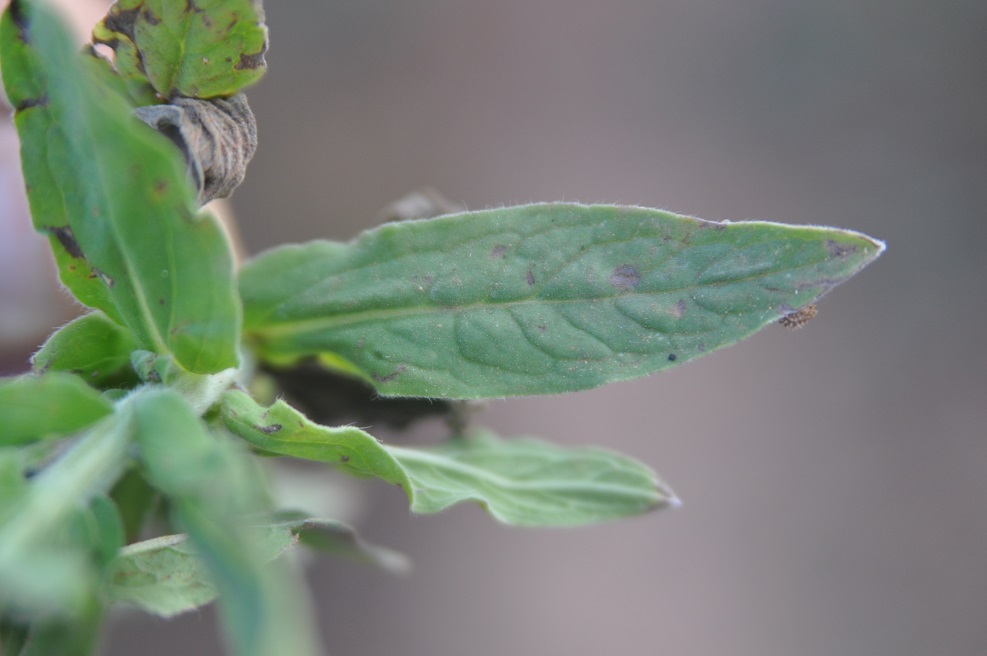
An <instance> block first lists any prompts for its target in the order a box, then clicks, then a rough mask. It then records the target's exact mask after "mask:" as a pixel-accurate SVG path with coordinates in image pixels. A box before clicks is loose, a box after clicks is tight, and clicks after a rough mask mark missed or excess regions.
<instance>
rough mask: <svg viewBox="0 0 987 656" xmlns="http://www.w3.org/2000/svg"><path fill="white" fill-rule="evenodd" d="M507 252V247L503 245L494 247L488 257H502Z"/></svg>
mask: <svg viewBox="0 0 987 656" xmlns="http://www.w3.org/2000/svg"><path fill="white" fill-rule="evenodd" d="M506 252H507V246H504V245H503V244H501V245H499V246H494V247H493V250H492V251H490V257H504V253H506Z"/></svg>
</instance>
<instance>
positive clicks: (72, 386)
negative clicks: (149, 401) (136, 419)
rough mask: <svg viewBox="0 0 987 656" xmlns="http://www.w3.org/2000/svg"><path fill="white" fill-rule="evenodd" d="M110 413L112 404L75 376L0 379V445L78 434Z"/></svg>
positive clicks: (53, 374) (55, 375) (58, 374)
mask: <svg viewBox="0 0 987 656" xmlns="http://www.w3.org/2000/svg"><path fill="white" fill-rule="evenodd" d="M112 412H113V404H112V403H110V402H109V401H107V400H106V399H104V398H103V397H102V396H101V395H100V393H99V392H97V391H96V390H94V389H93V388H91V387H89V386H88V385H86V383H85V382H84V381H83V380H82V379H81V378H79V377H78V376H73V375H71V374H66V373H62V372H57V371H53V372H51V373H48V374H45V375H44V376H34V375H27V376H20V377H17V378H3V379H0V418H2V422H3V425H2V428H0V446H10V445H17V444H26V443H29V442H33V441H35V440H40V439H45V438H52V437H62V436H65V435H71V434H73V433H77V432H79V431H81V430H83V429H84V428H86V427H87V426H90V425H91V424H94V423H96V422H97V421H98V420H100V419H102V418H103V417H105V416H107V415H109V414H110V413H112Z"/></svg>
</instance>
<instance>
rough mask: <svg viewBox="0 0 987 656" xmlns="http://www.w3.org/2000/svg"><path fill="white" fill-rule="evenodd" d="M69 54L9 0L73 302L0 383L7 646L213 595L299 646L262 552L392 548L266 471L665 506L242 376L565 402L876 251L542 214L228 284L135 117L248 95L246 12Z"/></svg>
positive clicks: (206, 231)
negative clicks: (346, 422)
mask: <svg viewBox="0 0 987 656" xmlns="http://www.w3.org/2000/svg"><path fill="white" fill-rule="evenodd" d="M94 41H95V42H96V43H101V44H105V45H109V46H111V47H112V48H113V49H114V51H115V57H114V59H113V60H112V61H109V60H107V59H104V58H101V57H99V56H97V55H95V54H94V53H93V52H87V53H83V54H79V53H76V52H74V51H73V50H72V48H71V47H70V46H69V45H67V44H68V43H69V42H70V40H69V38H68V36H67V34H66V32H65V29H64V28H63V26H62V25H61V24H60V23H59V21H58V19H57V17H56V16H54V15H53V14H52V13H51V11H50V10H49V9H48V8H47V7H46V6H45V4H44V3H43V2H41V1H40V0H13V1H12V2H11V3H10V5H9V7H8V9H7V10H6V11H5V12H4V14H3V17H2V20H0V63H2V69H3V79H4V84H5V88H6V92H7V95H8V97H9V98H10V101H11V103H12V105H13V106H14V107H15V109H16V113H15V119H14V120H15V123H16V126H17V129H18V132H19V135H20V138H21V143H22V151H21V155H22V162H23V169H24V175H25V179H26V183H27V191H28V198H29V202H30V207H31V213H32V220H33V222H34V226H35V228H36V229H37V230H38V232H40V233H41V234H43V235H45V236H47V237H48V239H49V242H50V244H51V248H52V252H53V254H54V257H55V261H56V263H57V266H58V270H59V276H60V279H61V281H62V283H63V284H64V286H65V287H66V288H67V289H68V290H69V291H70V292H71V293H72V294H73V295H74V296H75V297H76V298H77V299H78V300H79V302H80V303H81V304H83V305H84V306H85V307H86V308H87V313H86V314H84V315H83V316H81V317H79V318H78V319H76V320H74V321H72V322H71V323H69V324H67V325H65V326H63V327H62V328H60V329H59V330H58V331H56V332H55V333H54V334H53V335H52V336H51V337H50V338H49V339H48V341H47V342H46V343H45V344H44V345H43V346H42V347H41V349H40V350H39V351H38V353H37V354H36V355H35V357H34V358H33V361H32V364H33V372H32V373H30V374H27V375H24V376H20V377H16V378H10V379H4V380H2V381H0V417H2V418H3V428H2V429H0V651H2V653H4V654H85V653H88V652H89V651H90V650H91V649H92V648H93V645H94V644H95V643H96V640H97V639H98V630H97V628H96V627H98V625H99V620H100V619H101V617H102V616H103V615H104V614H105V613H106V612H107V610H108V609H109V608H111V607H112V606H114V605H116V604H129V605H133V606H136V607H139V608H141V609H143V610H145V611H147V612H151V613H156V614H158V615H162V616H171V615H174V614H176V613H181V612H184V611H187V610H190V609H193V608H196V607H198V606H200V605H202V604H206V603H209V602H211V601H213V600H214V599H218V600H219V608H220V615H221V618H222V620H223V624H224V627H225V631H226V638H227V642H228V645H229V647H230V650H231V652H232V653H236V654H242V655H253V654H256V655H258V656H262V655H268V654H274V653H290V654H299V655H302V656H304V655H305V654H316V653H319V648H318V640H317V639H316V638H315V637H314V636H315V635H316V633H315V631H314V630H313V626H312V622H311V617H310V615H309V613H308V611H307V608H306V602H305V595H304V593H303V592H300V590H301V584H300V581H299V576H298V573H297V571H295V570H294V569H293V567H292V564H291V562H290V561H287V560H285V559H281V558H279V556H281V555H282V554H284V553H285V552H286V551H288V550H290V549H291V548H292V547H294V546H295V545H296V544H298V543H301V544H304V545H306V546H310V547H314V548H318V549H321V550H324V551H327V552H330V553H335V554H337V555H344V556H347V557H351V558H356V559H359V560H362V561H364V562H368V563H371V564H375V565H378V566H381V567H384V568H386V569H389V570H395V571H400V570H403V569H405V568H406V566H407V563H406V560H405V559H404V558H403V557H402V556H400V555H399V554H396V553H395V552H392V551H390V550H388V549H385V548H381V547H377V546H374V545H371V544H368V543H366V542H364V541H363V540H361V539H360V538H359V537H358V536H357V535H356V534H355V532H354V531H353V530H352V529H351V528H349V527H347V526H345V525H343V524H341V523H339V522H337V521H335V520H333V519H331V518H313V517H310V516H308V515H307V514H306V513H304V512H299V511H298V510H297V509H292V508H287V509H285V508H279V507H278V504H277V501H276V499H274V498H273V495H272V494H271V493H270V491H269V486H268V484H267V483H268V480H269V477H270V473H269V469H270V467H269V463H270V460H271V458H270V457H289V458H298V459H305V460H312V461H317V462H321V463H325V464H326V465H328V466H331V467H332V468H333V469H335V470H338V471H340V472H344V473H346V474H351V475H354V476H358V477H370V478H376V479H380V480H382V481H384V482H386V483H388V484H391V485H392V486H394V487H395V488H400V489H401V490H402V491H403V493H404V494H405V495H406V496H407V498H408V502H409V506H410V508H411V510H412V511H414V512H417V513H433V512H438V511H440V510H443V509H445V508H447V507H449V506H450V505H453V504H456V503H460V502H474V503H477V504H479V505H480V506H482V507H484V508H485V509H486V510H487V511H488V512H489V513H490V514H491V515H492V516H493V517H495V518H496V519H497V520H499V521H501V522H504V523H507V524H514V525H522V526H572V525H581V524H590V523H596V522H601V521H605V520H610V519H615V518H620V517H627V516H631V515H636V514H640V513H643V512H646V511H649V510H654V509H658V508H663V507H668V506H670V505H675V504H676V503H677V499H676V497H675V496H674V495H673V494H672V492H671V491H670V490H669V489H668V488H667V487H666V486H665V485H664V484H663V483H661V482H660V481H659V480H658V478H657V477H656V476H655V474H654V473H653V472H652V471H651V470H650V469H648V468H647V467H646V466H644V465H642V464H640V463H637V462H635V461H634V460H632V459H630V458H628V457H625V456H622V455H619V454H616V453H613V452H610V451H607V450H605V449H600V448H589V447H585V448H562V447H558V446H555V445H552V444H549V443H547V442H544V441H542V440H538V439H534V438H515V439H502V438H500V437H497V436H495V435H494V434H493V433H491V432H490V431H488V430H485V429H473V430H465V429H463V430H457V431H455V432H454V434H453V435H452V436H451V437H450V438H449V439H447V440H446V441H444V442H442V443H440V444H438V445H436V446H432V447H409V446H395V445H388V444H382V443H380V442H379V441H378V440H377V439H375V438H374V437H373V436H371V435H370V434H368V433H367V432H366V431H364V430H362V429H359V428H356V427H353V426H334V425H323V424H320V423H316V422H314V421H312V420H310V419H309V418H307V417H306V415H305V414H303V413H302V412H300V411H299V410H298V409H296V408H295V407H293V406H292V405H289V404H288V403H286V402H285V401H283V400H275V396H274V395H273V394H271V393H270V392H268V393H265V392H264V391H263V390H264V387H265V386H264V383H265V381H268V382H269V379H268V378H266V377H265V376H264V375H263V373H262V370H263V368H264V367H267V368H276V369H279V370H280V372H281V375H283V376H290V375H291V372H292V371H296V370H301V369H302V368H304V367H311V366H313V363H316V364H315V365H314V366H317V367H318V368H319V370H321V371H333V372H336V373H339V374H343V375H345V376H347V377H350V378H351V379H356V380H359V381H362V383H363V384H365V385H367V386H369V387H371V388H372V389H373V390H375V393H376V394H380V395H382V396H403V397H423V398H436V399H446V400H462V399H482V398H498V397H505V396H512V395H521V394H549V393H559V392H573V391H577V390H582V389H588V388H591V387H595V386H598V385H601V384H604V383H609V382H613V381H618V380H625V379H629V378H634V377H639V376H643V375H647V374H650V373H653V372H656V371H660V370H663V369H667V368H670V367H673V366H678V365H680V364H682V363H684V362H687V361H689V360H691V359H693V358H696V357H699V356H701V355H703V354H705V353H709V352H711V351H713V350H716V349H718V348H721V347H724V346H727V345H730V344H732V343H734V342H737V341H739V340H740V339H743V338H745V337H747V336H749V335H751V334H752V333H754V332H756V331H757V330H759V329H761V328H762V327H764V326H765V325H767V324H770V323H773V322H776V321H778V320H779V319H781V318H784V317H786V316H790V315H794V314H796V313H797V312H798V311H799V310H800V308H804V307H806V306H809V305H810V304H813V303H814V302H815V301H816V300H817V299H818V298H819V297H821V296H822V295H824V294H825V293H826V292H828V291H829V290H830V289H832V288H833V287H834V286H836V285H837V284H839V283H841V282H843V281H844V280H846V279H847V278H849V277H850V276H852V275H853V274H854V273H856V272H857V271H859V270H860V269H861V268H862V267H864V266H865V265H866V264H868V263H869V262H870V261H872V260H873V259H874V258H875V257H877V256H878V255H879V254H880V252H881V251H882V250H883V244H881V243H880V242H877V241H875V240H873V239H871V238H869V237H866V236H864V235H861V234H859V233H855V232H851V231H846V230H838V229H833V228H816V227H795V226H786V225H780V224H772V223H763V222H746V223H736V224H729V223H716V222H710V221H703V220H700V219H695V218H691V217H686V216H680V215H676V214H672V213H669V212H664V211H660V210H652V209H645V208H638V207H618V206H584V205H576V204H539V205H529V206H524V207H516V208H503V209H496V210H487V211H481V212H469V213H461V214H455V215H448V216H443V217H440V218H436V219H431V220H420V221H405V222H398V223H391V224H387V225H384V226H381V227H378V228H376V229H373V230H370V231H368V232H365V233H364V234H362V235H360V236H359V237H357V238H356V239H355V240H354V241H352V242H349V243H337V242H328V241H318V242H312V243H308V244H303V245H297V246H284V247H280V248H276V249H274V250H271V251H269V252H266V253H263V254H261V255H259V256H258V257H256V258H254V259H252V260H250V261H248V262H247V263H245V264H244V265H243V266H242V267H241V268H240V269H239V270H236V269H235V267H234V259H233V256H232V255H231V251H230V247H229V244H228V243H227V240H226V238H225V236H224V233H223V231H222V229H221V227H220V225H219V224H218V223H217V221H216V219H215V218H214V217H213V216H211V215H210V214H209V212H208V211H207V210H203V209H201V208H200V207H199V206H198V202H197V196H196V190H195V189H194V188H193V187H192V185H191V184H190V182H189V180H188V178H187V168H186V164H185V162H184V161H183V158H182V153H181V152H180V150H179V149H178V148H176V147H175V143H173V141H171V140H169V139H168V138H167V135H162V134H159V133H158V132H155V131H154V130H152V129H151V128H149V127H148V126H147V125H145V124H143V123H141V122H140V121H139V120H137V119H135V118H134V109H135V107H136V106H138V105H155V104H166V103H168V102H170V101H173V100H174V99H175V98H193V99H203V100H208V99H211V98H224V97H228V96H231V95H232V94H235V93H237V92H239V91H240V90H241V89H242V88H244V87H245V86H247V85H249V84H251V83H253V82H254V81H256V80H257V79H258V78H259V77H260V75H261V74H262V73H263V70H264V65H265V64H264V53H265V51H266V48H267V30H266V27H265V26H264V23H263V12H262V10H261V9H260V6H259V3H255V2H253V1H251V0H196V1H195V2H191V1H189V2H185V3H176V2H164V1H162V0H119V1H118V2H117V3H116V4H115V5H113V7H112V8H111V9H110V12H109V14H108V16H107V17H106V19H104V20H103V21H102V22H101V23H100V24H99V25H98V26H97V27H96V29H95V31H94ZM322 393H324V394H331V393H332V392H331V390H328V389H327V390H325V391H324V392H322ZM443 403H447V402H445V401H444V402H443ZM255 456H266V457H264V458H258V457H255Z"/></svg>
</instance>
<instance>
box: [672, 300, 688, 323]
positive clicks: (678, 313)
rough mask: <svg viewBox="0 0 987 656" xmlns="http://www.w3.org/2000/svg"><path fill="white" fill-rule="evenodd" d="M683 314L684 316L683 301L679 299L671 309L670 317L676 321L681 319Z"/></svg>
mask: <svg viewBox="0 0 987 656" xmlns="http://www.w3.org/2000/svg"><path fill="white" fill-rule="evenodd" d="M683 314H685V299H684V298H680V299H679V302H678V303H676V304H675V307H673V308H672V316H674V317H675V318H676V319H681V318H682V315H683Z"/></svg>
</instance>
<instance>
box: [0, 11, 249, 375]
mask: <svg viewBox="0 0 987 656" xmlns="http://www.w3.org/2000/svg"><path fill="white" fill-rule="evenodd" d="M0 58H2V64H3V77H4V84H5V86H6V89H7V94H8V96H9V98H10V101H11V103H12V104H13V106H14V108H15V112H16V113H15V118H14V121H15V124H16V126H17V130H18V133H19V135H20V139H21V156H22V164H23V168H24V177H25V180H26V183H27V187H28V199H29V201H30V205H31V215H32V218H33V221H34V226H35V228H36V229H37V230H39V231H40V232H42V233H45V234H47V235H48V236H49V239H50V241H51V244H52V248H53V250H54V252H55V259H56V260H57V262H58V264H59V270H60V276H61V279H62V281H63V282H64V283H65V285H66V286H67V287H68V288H69V289H70V290H71V291H72V292H73V293H74V294H75V295H76V296H77V298H79V300H80V301H82V302H83V303H85V304H87V305H89V306H91V307H95V308H98V309H100V310H103V311H104V312H105V313H106V314H107V315H108V316H110V317H111V318H113V319H115V320H117V319H118V320H120V321H121V322H122V323H123V324H124V325H126V326H127V327H128V328H129V329H130V331H131V332H132V333H133V335H134V338H135V339H136V341H137V342H138V343H139V344H140V345H141V346H142V347H143V348H146V349H148V350H152V351H155V352H158V353H170V354H173V355H174V356H175V359H176V360H177V361H178V362H179V364H181V365H182V366H183V367H185V368H186V369H188V370H190V371H194V372H197V373H211V372H215V371H220V370H223V369H227V368H229V367H233V366H236V364H237V362H238V358H237V351H236V348H237V343H238V340H239V303H238V299H237V298H236V292H235V290H234V288H233V274H232V260H231V257H230V255H229V252H228V248H227V245H226V241H225V238H224V236H223V233H222V231H221V230H220V228H219V226H218V224H217V223H216V221H215V220H214V219H213V218H212V217H209V216H206V215H200V216H196V201H195V193H194V191H193V190H192V189H191V187H190V186H189V184H188V182H187V180H186V179H185V165H184V163H183V162H182V161H181V155H180V153H179V152H178V150H177V149H176V148H175V147H174V145H173V144H171V143H170V142H169V141H168V140H167V139H166V138H165V137H163V136H161V135H160V134H157V133H156V132H155V131H154V130H152V129H150V128H149V127H147V126H146V125H143V124H142V123H140V121H138V120H137V119H135V118H133V117H132V116H131V109H130V105H129V103H128V102H127V101H126V100H125V99H124V98H123V97H121V96H120V95H119V94H118V93H117V92H116V91H115V90H114V89H113V88H111V85H109V84H106V83H105V80H103V78H102V77H101V76H99V75H97V74H96V73H95V72H94V69H93V67H91V66H84V65H82V64H81V63H80V62H81V58H80V56H78V55H77V53H75V52H74V51H73V47H72V45H71V38H70V37H69V35H68V33H67V32H66V31H65V29H64V28H63V27H62V26H61V25H59V24H58V22H57V21H56V19H55V18H54V17H53V16H52V15H51V14H50V12H49V11H47V10H45V9H44V8H43V5H41V4H40V3H34V2H27V1H26V0H15V1H14V2H12V3H11V4H10V7H9V8H8V9H7V11H6V12H5V13H4V16H3V19H2V21H0Z"/></svg>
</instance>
